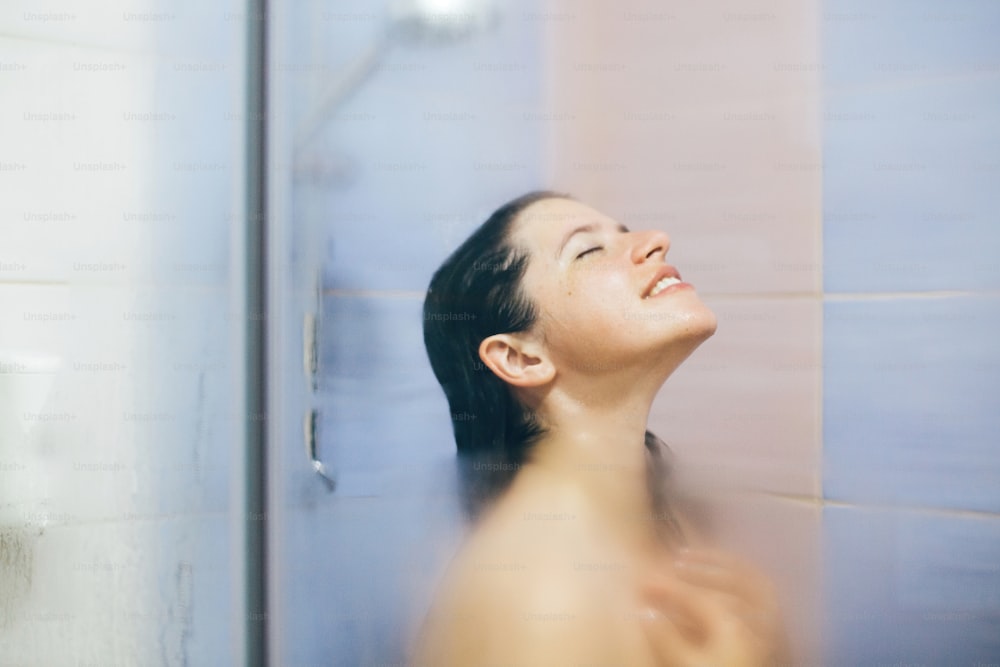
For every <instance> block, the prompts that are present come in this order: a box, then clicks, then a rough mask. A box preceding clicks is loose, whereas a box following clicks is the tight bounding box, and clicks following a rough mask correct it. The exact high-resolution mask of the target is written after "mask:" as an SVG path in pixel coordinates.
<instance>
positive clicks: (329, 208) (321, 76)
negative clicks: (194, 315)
mask: <svg viewBox="0 0 1000 667" xmlns="http://www.w3.org/2000/svg"><path fill="white" fill-rule="evenodd" d="M285 10H286V11H284V12H283V16H284V18H283V20H284V22H285V23H284V25H285V27H284V28H283V29H282V30H281V31H280V33H279V34H280V35H282V36H283V37H282V38H281V39H282V41H281V43H280V44H278V45H277V48H278V49H279V51H278V53H277V55H276V58H277V59H278V61H279V69H280V70H281V71H280V73H279V75H278V76H279V78H280V80H281V82H282V83H281V84H279V86H280V87H279V90H283V91H287V94H285V93H282V94H283V101H282V105H283V106H285V107H287V108H288V109H289V114H290V115H291V117H290V118H282V119H281V120H280V122H281V123H282V127H283V128H285V129H283V130H282V131H285V132H289V133H293V134H294V131H295V130H294V128H295V127H296V126H297V125H299V124H300V123H301V119H302V118H304V117H308V115H309V112H310V108H311V107H314V106H315V105H316V104H317V103H318V102H319V100H320V99H322V98H323V97H324V92H323V91H324V89H326V90H329V89H330V86H331V85H332V83H333V82H335V81H337V80H338V79H339V78H341V77H342V76H343V74H344V72H345V71H348V70H349V69H350V68H351V67H352V63H357V62H358V59H359V58H362V57H364V54H365V53H366V52H368V50H369V49H370V48H371V47H372V45H373V44H375V43H376V40H377V39H378V37H379V36H380V34H381V33H382V30H383V29H384V28H385V25H386V18H387V16H386V12H385V3H381V2H370V1H360V2H352V3H340V4H338V6H337V7H336V8H333V7H332V6H331V5H329V3H314V4H301V5H295V6H294V7H293V6H291V5H287V6H285ZM442 12H443V13H442V15H443V16H445V17H446V19H445V20H447V11H444V10H442ZM533 13H534V11H533V9H532V3H531V2H529V1H525V2H512V3H505V7H504V10H503V16H502V19H501V21H500V22H499V23H498V24H496V25H495V26H493V27H492V28H489V29H486V30H484V31H481V32H478V33H476V34H474V35H471V36H470V37H469V38H467V39H458V40H455V41H452V42H446V43H422V44H409V45H408V44H405V43H400V42H396V43H392V44H391V45H390V46H389V47H388V48H387V49H386V50H385V51H384V53H383V54H382V56H381V59H380V61H379V62H380V64H379V66H378V67H376V68H374V69H373V71H372V72H371V74H370V75H369V76H367V77H365V78H364V80H363V83H362V84H361V85H359V86H358V87H357V88H356V89H355V90H354V91H353V93H352V94H351V95H349V96H347V97H346V99H345V102H344V104H342V105H341V106H339V107H336V108H335V109H333V110H332V112H331V114H330V118H329V121H328V122H327V123H326V124H325V125H324V126H323V128H322V129H321V131H320V132H319V133H318V134H317V135H316V138H315V140H314V142H313V144H312V147H311V148H310V149H309V150H307V151H305V152H304V154H303V156H302V158H301V160H302V164H301V166H300V167H297V168H296V169H295V176H294V177H293V178H292V179H291V181H290V182H289V183H288V184H287V187H288V188H289V199H288V201H287V209H286V210H287V211H288V215H290V216H291V219H292V225H293V226H298V225H301V224H312V223H313V222H314V223H315V224H317V225H319V226H320V228H321V230H322V234H321V236H319V237H318V238H312V239H308V238H305V239H304V243H305V244H308V246H311V247H312V250H313V251H317V252H319V253H320V254H321V255H322V259H323V269H324V275H323V289H324V294H323V300H322V311H323V312H322V316H321V317H322V328H321V336H322V337H321V349H320V377H319V387H318V396H317V399H316V405H317V407H318V409H319V411H320V420H319V425H320V441H319V448H318V452H317V453H318V454H319V456H320V457H321V458H322V460H323V461H324V463H325V464H326V465H327V466H329V467H330V469H331V470H332V471H334V473H335V475H336V477H337V487H336V490H335V492H333V493H331V492H329V491H328V490H327V487H326V486H325V485H324V483H323V482H322V480H321V479H320V478H319V477H318V476H317V475H316V474H315V473H314V472H313V470H312V468H311V467H310V465H309V462H308V459H307V458H306V455H305V452H304V449H303V447H302V445H301V444H300V443H301V435H299V434H300V433H301V431H300V429H301V420H299V421H294V420H295V416H294V415H289V418H288V422H289V424H292V425H293V426H292V428H291V429H290V435H289V439H288V440H289V444H288V446H282V447H281V448H280V450H279V451H277V452H276V453H275V456H276V459H278V460H279V463H278V465H279V466H280V470H279V472H278V484H277V487H278V489H277V494H276V496H275V499H276V500H275V506H274V509H273V512H272V514H271V516H272V518H273V520H274V526H275V528H274V530H275V538H274V543H275V545H276V548H275V552H274V553H273V554H272V556H273V559H274V561H273V562H274V563H275V568H274V576H275V578H276V583H275V586H274V591H275V598H274V609H273V611H274V619H275V621H274V626H273V627H274V631H275V636H274V643H275V648H274V655H275V656H276V657H275V660H276V662H277V663H278V664H282V665H302V666H305V665H317V664H338V665H345V666H348V665H350V666H354V665H366V664H393V663H395V662H401V661H402V660H403V658H404V649H405V645H406V643H407V642H408V641H409V639H410V638H411V637H412V634H413V633H414V631H415V629H416V628H415V624H416V623H418V622H419V621H420V619H421V617H422V615H423V613H424V612H425V611H426V608H427V605H428V604H429V602H430V596H431V593H432V592H433V588H434V586H435V584H436V582H437V579H438V577H439V576H440V574H441V572H442V570H443V568H444V567H445V566H446V565H447V562H448V560H449V558H450V557H451V555H452V553H453V551H454V549H455V547H456V544H457V540H458V539H459V538H460V532H461V526H460V517H459V510H458V507H457V504H456V503H455V486H454V483H455V477H454V475H455V470H454V440H453V438H452V434H451V423H450V420H449V417H448V406H447V402H446V401H445V399H444V395H443V394H442V393H441V390H440V388H439V386H438V385H437V382H436V381H435V379H434V376H433V374H432V372H431V369H430V365H429V364H428V362H427V356H426V353H425V352H424V348H423V334H422V324H423V322H422V316H421V307H422V303H423V297H424V290H425V289H426V288H427V284H428V283H429V281H430V278H431V274H432V272H433V271H434V269H436V268H437V266H438V265H439V264H440V263H441V262H442V261H443V260H444V258H445V256H446V255H447V254H448V253H449V252H451V250H453V249H454V247H455V246H456V245H457V244H458V243H459V242H460V241H461V240H462V239H463V238H464V237H465V236H466V235H467V234H468V233H470V232H471V231H472V229H473V228H474V227H476V226H477V225H478V224H479V223H481V222H482V220H484V219H485V217H486V216H487V215H488V214H489V213H490V212H491V211H492V210H493V209H494V208H495V207H496V206H497V204H498V202H502V201H505V200H507V199H509V198H512V197H514V196H516V195H518V194H521V193H522V192H525V191H527V190H530V189H534V188H537V187H539V186H541V185H542V184H543V182H544V178H543V176H542V172H543V167H542V156H543V155H544V147H543V137H544V134H545V127H546V123H545V120H544V119H542V118H539V117H537V115H536V114H537V112H538V110H539V104H540V102H539V100H540V97H541V94H542V90H541V88H542V82H541V73H540V62H541V54H540V48H541V45H540V41H541V40H540V31H541V26H540V23H539V20H538V18H537V17H535V16H533ZM293 245H294V246H295V247H294V248H293V254H296V253H299V252H304V251H309V247H307V246H306V245H304V244H303V242H302V241H300V242H293ZM286 343H287V348H288V350H289V359H290V360H291V361H290V363H292V364H294V363H296V362H295V356H296V353H298V354H299V358H301V346H300V344H299V342H298V341H296V340H294V339H293V338H289V339H288V340H287V341H286ZM298 364H299V365H298V366H296V367H295V369H297V368H300V367H301V362H298ZM295 369H293V370H295ZM296 380H297V381H298V383H296ZM299 384H301V378H300V377H296V378H294V379H293V380H290V381H289V386H290V387H291V386H292V385H295V387H298V386H299ZM292 390H295V389H292ZM296 435H298V437H296Z"/></svg>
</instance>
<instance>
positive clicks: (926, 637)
mask: <svg viewBox="0 0 1000 667" xmlns="http://www.w3.org/2000/svg"><path fill="white" fill-rule="evenodd" d="M823 521H824V523H823V527H824V541H825V552H824V562H825V563H826V565H825V592H824V597H825V604H826V609H827V614H826V617H827V631H826V633H825V634H826V644H827V651H826V653H827V659H826V664H828V665H897V664H915V665H917V664H919V665H956V666H957V665H965V666H967V665H975V664H989V662H990V661H991V660H992V661H994V662H995V660H996V658H997V656H998V655H1000V634H998V633H997V631H996V628H997V622H998V619H1000V568H998V566H997V562H998V557H1000V517H997V516H989V517H984V518H975V517H968V516H960V515H947V514H926V513H915V512H897V511H876V510H872V509H864V508H854V507H852V508H845V507H827V508H826V509H825V510H824V514H823Z"/></svg>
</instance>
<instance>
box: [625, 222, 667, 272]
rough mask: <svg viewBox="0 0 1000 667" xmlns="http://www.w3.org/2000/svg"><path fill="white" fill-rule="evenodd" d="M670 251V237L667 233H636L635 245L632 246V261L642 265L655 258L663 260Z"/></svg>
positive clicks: (655, 231)
mask: <svg viewBox="0 0 1000 667" xmlns="http://www.w3.org/2000/svg"><path fill="white" fill-rule="evenodd" d="M668 250H670V237H669V236H667V234H666V232H661V231H659V230H657V229H649V230H645V231H641V232H636V237H635V244H634V245H633V246H632V261H633V262H634V263H635V264H641V263H642V262H645V261H646V260H648V259H652V258H654V257H658V258H659V259H661V260H662V259H663V258H664V257H666V255H667V251H668Z"/></svg>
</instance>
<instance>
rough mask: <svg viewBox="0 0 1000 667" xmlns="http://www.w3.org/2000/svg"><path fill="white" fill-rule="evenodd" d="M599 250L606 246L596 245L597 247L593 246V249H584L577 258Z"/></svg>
mask: <svg viewBox="0 0 1000 667" xmlns="http://www.w3.org/2000/svg"><path fill="white" fill-rule="evenodd" d="M598 250H604V247H603V246H595V247H593V248H591V249H589V250H584V251H583V252H581V253H580V254H579V255H577V256H576V258H577V259H580V258H581V257H583V256H584V255H589V254H590V253H592V252H597V251H598Z"/></svg>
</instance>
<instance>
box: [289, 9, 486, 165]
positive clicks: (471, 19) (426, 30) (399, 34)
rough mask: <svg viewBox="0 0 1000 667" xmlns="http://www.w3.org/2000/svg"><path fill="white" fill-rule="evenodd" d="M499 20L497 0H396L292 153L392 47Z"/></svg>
mask: <svg viewBox="0 0 1000 667" xmlns="http://www.w3.org/2000/svg"><path fill="white" fill-rule="evenodd" d="M498 20H499V11H498V9H497V7H496V4H495V0H394V2H393V3H392V4H391V5H390V7H389V17H388V22H387V24H386V26H385V30H384V32H383V34H382V36H380V37H379V38H378V39H376V40H375V41H373V42H372V43H371V44H370V45H369V46H368V48H367V49H366V50H365V51H364V52H362V53H361V54H360V55H359V56H358V58H357V59H355V60H354V61H353V62H351V63H349V64H348V65H347V66H346V67H345V68H344V69H343V70H342V71H341V72H340V76H339V77H337V78H335V79H334V80H333V81H332V82H331V83H330V85H329V86H328V87H327V89H326V91H325V92H324V93H323V94H322V95H321V96H320V98H319V102H318V104H317V105H316V106H315V107H314V108H313V110H312V112H311V113H309V114H308V115H306V117H305V119H304V120H303V121H302V123H301V124H300V126H299V128H298V130H297V132H296V133H295V139H294V151H295V153H296V154H301V153H302V151H303V150H304V149H305V148H306V147H307V146H308V145H309V144H310V143H311V141H312V139H313V137H314V136H315V135H316V133H317V132H319V131H320V129H322V127H323V126H324V125H325V124H326V122H327V120H328V119H329V118H330V116H331V115H332V114H333V111H334V109H336V108H337V107H338V106H339V105H340V104H341V103H342V102H344V100H346V99H347V98H348V97H349V96H350V95H351V94H353V93H354V92H355V91H357V89H358V88H359V87H360V86H361V84H362V83H363V82H364V81H365V80H367V79H368V78H369V77H370V76H371V75H372V74H373V73H374V72H375V71H376V70H377V69H378V66H379V64H380V63H381V62H382V59H383V57H384V56H385V53H386V51H387V50H388V49H389V48H390V47H391V46H393V45H395V44H397V43H398V44H413V45H423V44H426V45H442V46H443V45H447V44H454V43H456V42H460V41H462V40H464V39H466V38H468V37H470V36H472V35H475V34H476V33H479V32H485V31H487V30H489V29H491V28H493V27H494V26H495V25H496V24H497V22H498Z"/></svg>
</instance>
